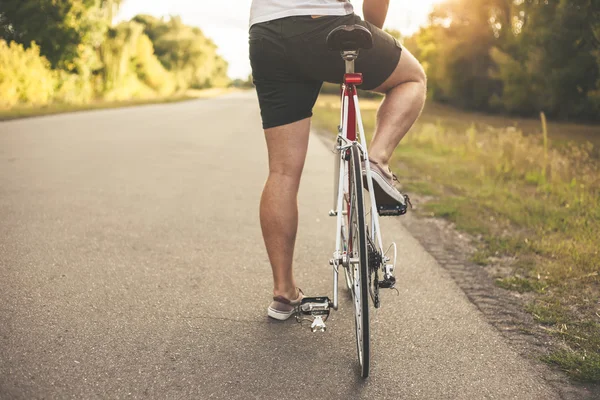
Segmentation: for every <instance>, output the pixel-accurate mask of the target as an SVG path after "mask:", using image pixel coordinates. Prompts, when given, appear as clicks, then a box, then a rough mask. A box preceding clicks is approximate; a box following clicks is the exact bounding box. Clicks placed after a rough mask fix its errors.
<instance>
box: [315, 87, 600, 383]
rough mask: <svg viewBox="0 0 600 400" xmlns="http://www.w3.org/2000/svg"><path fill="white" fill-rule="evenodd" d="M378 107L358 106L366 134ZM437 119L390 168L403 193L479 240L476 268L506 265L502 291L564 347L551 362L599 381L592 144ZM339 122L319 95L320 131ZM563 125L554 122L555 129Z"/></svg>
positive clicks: (431, 115) (597, 192)
mask: <svg viewBox="0 0 600 400" xmlns="http://www.w3.org/2000/svg"><path fill="white" fill-rule="evenodd" d="M378 104H379V101H378V100H368V99H363V100H362V101H361V109H362V110H363V118H364V123H365V129H366V132H373V130H374V126H375V109H376V107H377V105H378ZM435 111H436V107H435V106H433V107H430V106H428V107H427V108H426V110H425V112H424V114H423V116H422V118H421V120H422V121H421V122H419V123H417V124H416V125H415V127H413V129H412V130H411V131H410V132H409V133H408V135H407V136H406V138H405V139H404V140H403V141H402V144H401V146H399V148H398V149H397V151H396V153H395V156H394V162H395V164H394V165H392V168H393V169H394V171H395V172H396V173H397V174H398V176H399V179H400V182H402V185H403V188H404V190H406V191H407V192H408V193H413V194H422V195H425V196H426V197H425V198H427V199H428V200H427V201H426V202H425V203H424V204H419V206H418V210H419V211H418V212H420V213H421V214H422V215H423V216H425V217H440V218H445V219H448V220H450V221H452V222H453V223H454V224H455V226H456V229H458V230H461V231H464V232H467V233H469V234H471V235H472V236H473V237H475V238H476V244H477V248H478V251H477V252H476V253H475V254H473V255H472V261H473V262H475V263H477V264H481V265H486V264H490V263H493V264H502V266H504V267H505V268H502V269H501V270H502V271H506V272H505V273H501V274H499V275H498V276H497V277H496V284H497V285H498V286H500V287H502V288H505V289H507V290H513V291H518V292H529V293H531V294H532V295H533V300H532V301H531V302H529V303H528V304H524V307H526V309H527V311H528V312H530V313H531V314H532V315H533V317H534V318H535V320H536V321H537V322H538V324H539V325H538V326H539V329H541V330H544V331H545V332H547V333H550V334H552V335H553V336H554V337H556V338H557V341H556V342H557V343H558V345H557V346H556V348H553V349H552V351H551V353H550V354H549V355H548V356H546V357H545V358H544V360H545V361H547V362H550V363H553V364H556V365H558V366H559V367H560V368H562V369H564V370H565V371H567V372H568V373H569V375H570V376H572V377H573V378H574V379H577V380H581V381H591V382H600V303H599V301H600V277H599V272H600V246H599V245H600V163H599V162H598V159H597V158H595V157H594V156H593V154H594V146H593V145H592V144H591V143H589V142H586V141H579V142H568V143H567V144H564V140H563V139H561V140H559V141H557V142H558V143H560V145H555V141H554V140H553V139H552V138H551V137H549V136H548V134H547V132H548V130H547V129H546V131H545V132H546V134H544V130H543V128H542V122H541V121H539V122H538V129H536V130H533V131H528V132H524V131H522V130H521V129H519V128H515V127H514V126H505V127H503V128H499V127H491V126H487V127H484V126H485V125H484V124H481V123H478V122H477V117H478V116H477V115H471V118H470V119H469V118H467V116H468V114H466V113H462V117H463V118H462V124H456V123H452V121H450V122H448V121H446V120H445V119H444V118H443V117H442V118H436V115H435ZM338 118H339V99H338V98H337V96H332V95H322V96H321V98H320V99H319V101H318V103H317V107H316V110H315V124H316V126H317V127H318V129H322V130H327V131H331V132H334V131H335V127H336V125H337V121H338ZM432 120H436V122H432ZM476 126H477V128H476ZM560 127H561V124H552V130H553V131H560ZM570 128H571V129H573V126H570ZM588 128H590V127H589V126H581V129H582V130H583V131H586V129H588ZM596 131H597V132H598V134H600V127H597V128H596Z"/></svg>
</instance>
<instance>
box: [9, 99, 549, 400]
mask: <svg viewBox="0 0 600 400" xmlns="http://www.w3.org/2000/svg"><path fill="white" fill-rule="evenodd" d="M332 167H333V164H332V161H331V154H330V152H329V150H328V149H327V147H326V146H325V145H324V144H323V143H322V141H321V140H320V139H319V138H318V137H316V136H313V137H312V138H311V144H310V148H309V156H308V160H307V164H306V169H305V175H304V177H303V183H302V187H301V193H300V200H299V201H300V218H301V222H300V229H299V236H298V243H297V251H296V255H295V262H296V264H295V268H296V271H297V276H298V281H299V284H300V286H301V287H302V288H303V289H304V291H305V292H306V293H307V294H309V295H331V290H332V283H331V270H330V267H329V265H328V260H329V258H330V257H331V254H332V251H333V246H334V236H333V234H334V229H335V226H334V220H333V219H332V218H329V217H328V216H327V212H328V211H329V209H330V208H331V198H332V169H333V168H332ZM266 173H267V164H266V149H265V145H264V139H263V137H262V131H261V128H260V120H259V115H258V105H257V102H256V100H255V98H254V95H253V94H251V93H250V94H248V93H243V94H234V95H228V96H224V97H220V98H217V99H212V100H198V101H190V102H185V103H178V104H168V105H152V106H144V107H136V108H127V109H119V110H109V111H94V112H81V113H76V114H69V115H60V116H51V117H42V118H32V119H26V120H19V121H12V122H4V123H0V398H1V399H41V398H46V399H68V398H74V399H91V398H107V399H119V398H139V399H146V398H148V399H342V398H344V399H363V398H364V399H366V398H369V399H553V398H557V395H556V394H555V393H554V392H553V390H552V388H551V387H550V386H548V384H547V383H546V382H545V381H544V380H543V378H542V376H541V374H540V373H539V371H538V369H537V367H535V366H533V365H532V364H531V363H530V362H529V361H527V360H525V359H523V358H522V357H520V356H519V355H518V354H517V353H516V352H514V351H513V350H511V348H509V346H508V344H507V343H506V341H505V340H504V339H503V338H502V336H501V335H500V334H499V333H498V332H497V331H496V330H495V329H494V328H492V327H491V326H490V325H489V324H488V323H487V322H485V320H484V319H483V316H482V315H481V314H480V312H479V311H478V310H477V308H476V307H475V306H473V305H472V304H471V303H470V302H469V301H468V299H467V298H466V297H465V295H464V294H463V293H462V292H461V291H460V289H459V288H458V287H457V286H456V284H455V283H454V282H453V281H452V280H451V279H450V277H449V276H448V274H447V273H446V272H445V271H444V270H443V269H441V268H440V266H439V265H438V264H437V263H436V261H435V260H434V259H433V258H432V257H431V256H430V255H429V254H428V253H427V252H426V251H425V250H424V249H423V248H422V247H421V245H420V244H419V243H418V242H417V241H416V240H415V239H414V238H413V237H411V236H410V235H409V234H408V233H407V232H406V230H405V229H404V228H403V227H402V225H401V224H400V223H399V221H398V220H397V219H389V218H388V219H385V221H384V224H383V232H384V241H386V242H389V241H391V240H395V241H396V242H397V243H398V245H399V260H400V261H399V265H398V273H397V277H398V281H399V284H398V289H399V294H398V295H396V294H395V293H393V292H391V291H388V292H386V293H384V297H383V300H382V304H383V306H382V308H381V309H380V310H378V311H377V312H375V313H373V315H372V333H373V335H372V353H373V354H372V370H371V377H370V378H368V379H367V380H366V381H363V380H362V379H361V378H360V376H359V372H358V368H357V360H356V346H355V341H354V336H353V335H354V331H353V320H352V318H353V316H352V313H351V310H350V302H349V300H348V298H347V297H346V296H344V295H343V293H342V296H341V300H342V301H341V307H340V310H339V311H338V312H335V313H334V314H333V316H332V317H331V318H330V321H329V324H328V332H327V333H325V334H313V333H311V332H310V330H309V327H308V324H305V325H299V324H297V323H296V322H295V321H291V320H290V321H287V322H284V323H279V322H273V321H269V320H268V319H267V317H266V307H267V306H268V304H269V301H270V296H271V276H270V268H269V264H268V260H267V256H266V252H265V250H264V247H263V243H262V237H261V235H260V228H259V224H258V201H259V196H260V192H261V189H262V184H263V183H264V179H265V177H266ZM340 282H341V281H340Z"/></svg>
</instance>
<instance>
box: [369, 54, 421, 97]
mask: <svg viewBox="0 0 600 400" xmlns="http://www.w3.org/2000/svg"><path fill="white" fill-rule="evenodd" d="M406 82H423V84H425V82H426V76H425V71H424V70H423V67H422V66H421V64H420V63H419V61H417V59H416V58H415V57H414V56H413V55H412V54H411V53H410V52H409V51H408V50H406V48H403V51H402V57H400V60H399V61H398V64H397V65H396V68H395V69H394V71H393V72H392V73H391V74H390V75H389V76H388V77H387V79H386V80H385V81H384V82H383V83H381V84H380V85H378V86H377V87H375V88H374V89H372V90H373V91H374V92H379V93H387V92H388V91H389V90H390V89H392V88H394V87H396V86H398V85H400V84H402V83H406Z"/></svg>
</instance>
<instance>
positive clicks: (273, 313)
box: [267, 307, 294, 321]
mask: <svg viewBox="0 0 600 400" xmlns="http://www.w3.org/2000/svg"><path fill="white" fill-rule="evenodd" d="M267 315H268V316H269V317H271V318H273V319H276V320H279V321H285V320H286V319H288V318H289V317H291V316H292V315H294V310H292V311H279V310H276V309H274V308H271V307H269V308H268V309H267Z"/></svg>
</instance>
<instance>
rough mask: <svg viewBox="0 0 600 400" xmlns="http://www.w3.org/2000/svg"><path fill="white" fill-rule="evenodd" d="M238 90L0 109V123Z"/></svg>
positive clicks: (165, 101)
mask: <svg viewBox="0 0 600 400" xmlns="http://www.w3.org/2000/svg"><path fill="white" fill-rule="evenodd" d="M235 90H238V89H205V90H187V91H186V92H185V93H182V94H178V95H173V96H170V97H158V98H151V99H137V100H126V101H97V102H94V103H89V104H50V105H47V106H41V107H15V108H11V109H8V110H2V109H0V121H7V120H11V119H18V118H28V117H39V116H42V115H52V114H62V113H67V112H76V111H88V110H102V109H109V108H121V107H132V106H140V105H144V104H158V103H174V102H178V101H185V100H191V99H200V98H209V97H214V96H218V95H221V94H224V93H228V92H231V91H235Z"/></svg>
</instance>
